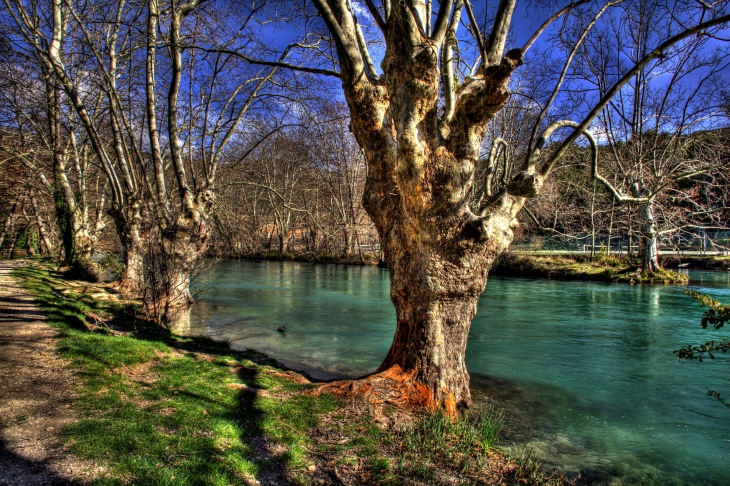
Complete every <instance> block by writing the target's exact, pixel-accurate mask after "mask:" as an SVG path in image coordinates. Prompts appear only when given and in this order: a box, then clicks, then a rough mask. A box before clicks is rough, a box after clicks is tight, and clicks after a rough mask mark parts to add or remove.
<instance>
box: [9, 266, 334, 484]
mask: <svg viewBox="0 0 730 486" xmlns="http://www.w3.org/2000/svg"><path fill="white" fill-rule="evenodd" d="M16 276H17V277H20V278H21V279H22V281H23V282H24V284H25V286H26V287H27V288H28V289H29V290H31V291H32V292H33V293H34V294H35V296H36V298H37V301H38V302H39V304H40V305H41V307H42V308H43V309H44V310H45V311H46V312H47V313H48V315H49V317H50V321H51V324H52V325H53V326H55V327H56V328H57V330H58V334H59V337H60V341H59V351H60V354H61V355H62V356H63V357H64V358H66V359H68V360H69V361H70V366H71V368H72V369H73V370H74V372H75V373H76V375H77V376H78V377H80V378H81V384H80V386H79V389H78V390H77V391H78V394H79V395H78V397H77V398H76V399H75V403H74V407H75V409H76V411H77V414H78V417H79V420H78V421H77V422H76V423H74V424H72V425H70V426H68V427H66V428H65V429H64V430H63V436H64V438H65V440H66V441H67V443H68V444H69V450H70V452H72V453H74V454H76V455H78V456H80V457H83V458H88V459H93V460H96V461H102V462H104V463H106V465H107V467H108V473H107V474H106V476H103V477H101V478H98V479H97V481H96V484H100V485H106V484H124V483H129V482H132V483H136V484H149V485H166V484H176V485H177V484H191V485H193V484H200V485H203V484H205V485H219V484H220V485H223V484H241V483H244V482H251V481H252V480H253V478H258V477H261V475H262V474H264V473H265V472H266V471H267V470H268V471H270V472H271V471H275V470H277V468H278V469H279V470H281V469H286V470H288V471H296V470H301V469H306V467H307V465H308V459H307V447H308V445H309V438H308V436H307V431H308V430H309V429H310V428H312V427H315V426H316V425H317V424H318V417H319V416H320V415H321V414H323V413H326V412H329V411H332V410H334V409H335V408H336V407H338V406H339V405H340V402H339V401H338V400H337V399H335V398H334V397H332V396H329V395H323V396H320V397H317V398H314V397H309V396H304V395H301V394H300V395H292V396H290V397H288V398H282V399H280V398H276V397H271V398H268V397H262V396H259V395H254V394H251V393H245V392H241V391H240V390H238V389H235V388H232V387H229V386H228V385H231V384H246V385H248V386H250V387H254V388H258V389H263V390H267V391H269V393H271V394H277V393H280V392H291V391H295V390H298V389H302V388H306V386H302V385H297V384H294V383H292V382H291V381H289V380H287V379H284V378H279V377H276V376H274V373H275V372H276V371H277V368H276V366H275V364H274V363H275V362H271V361H269V364H264V365H260V364H256V363H255V362H254V361H255V360H258V359H260V358H262V357H261V356H260V355H258V354H256V353H236V352H233V351H231V350H230V349H229V348H228V347H227V346H226V345H225V344H219V343H215V342H212V341H210V340H207V339H202V338H199V339H183V338H177V337H175V336H172V335H170V334H168V333H166V332H165V331H162V330H160V329H158V328H156V327H154V326H151V325H149V324H147V323H146V322H145V321H143V320H141V319H135V314H136V312H137V309H136V308H135V307H134V306H131V305H120V304H115V303H100V302H97V301H95V300H94V299H92V298H90V297H89V296H88V295H84V294H80V293H75V292H73V291H70V290H69V288H68V287H67V286H66V285H65V283H64V282H63V280H62V279H61V277H60V275H59V274H57V273H55V272H52V271H51V270H49V269H48V268H40V267H26V268H24V269H21V270H18V271H17V272H16ZM90 315H94V316H103V317H105V318H106V319H107V321H108V322H109V325H110V327H111V328H112V329H115V330H125V331H130V332H129V334H128V335H114V334H118V333H112V332H111V331H109V330H106V329H104V328H102V329H101V330H100V331H98V332H90V331H89V330H88V329H87V325H86V324H90V322H89V321H90V320H91V319H90V317H89V316H90ZM135 320H136V322H135ZM135 329H136V332H134V331H135ZM272 365H273V366H272ZM289 395H291V393H289ZM263 438H265V439H263ZM293 474H294V477H295V478H296V473H293Z"/></svg>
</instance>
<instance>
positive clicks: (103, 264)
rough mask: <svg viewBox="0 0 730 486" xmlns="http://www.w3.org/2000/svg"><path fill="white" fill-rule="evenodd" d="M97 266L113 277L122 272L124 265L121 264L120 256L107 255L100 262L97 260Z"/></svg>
mask: <svg viewBox="0 0 730 486" xmlns="http://www.w3.org/2000/svg"><path fill="white" fill-rule="evenodd" d="M97 265H98V266H99V268H100V269H102V270H106V271H108V272H111V273H113V274H115V275H119V274H121V273H122V270H124V265H123V264H122V255H120V254H119V253H107V254H106V255H104V257H103V258H102V259H101V260H99V263H97Z"/></svg>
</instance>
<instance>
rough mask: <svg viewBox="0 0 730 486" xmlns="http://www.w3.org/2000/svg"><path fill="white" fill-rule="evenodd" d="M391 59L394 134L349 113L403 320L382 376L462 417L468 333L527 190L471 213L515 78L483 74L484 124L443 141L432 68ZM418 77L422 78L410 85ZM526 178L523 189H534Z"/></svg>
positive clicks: (366, 199) (467, 397)
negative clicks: (495, 125)
mask: <svg viewBox="0 0 730 486" xmlns="http://www.w3.org/2000/svg"><path fill="white" fill-rule="evenodd" d="M386 59H387V60H389V61H390V65H391V67H390V70H389V69H388V68H387V64H386V73H389V74H392V76H391V77H389V78H388V82H389V83H392V86H389V87H388V88H389V89H388V91H389V92H390V99H389V104H388V110H387V111H386V113H387V116H386V118H385V119H386V123H392V126H387V127H383V128H384V129H383V130H382V131H380V130H374V129H375V128H377V125H376V124H377V123H378V122H377V121H376V120H374V119H373V118H365V117H363V116H358V115H357V114H356V113H357V112H356V111H355V110H352V115H353V123H352V125H353V132H354V133H355V136H356V137H357V138H358V141H359V142H360V143H361V145H362V146H363V147H365V155H366V158H367V161H368V165H369V169H370V170H369V171H368V177H367V181H366V187H365V192H364V195H363V204H364V207H365V209H366V211H367V213H368V214H369V215H370V217H371V218H372V219H373V221H374V223H375V225H376V227H377V228H378V232H379V235H380V241H381V244H382V248H383V253H384V258H385V261H386V263H387V265H388V268H389V269H390V278H391V300H392V301H393V303H394V305H395V308H396V315H397V319H398V322H397V328H396V332H395V337H394V339H393V344H392V345H391V348H390V351H389V352H388V355H387V357H386V359H385V361H384V362H383V364H382V365H381V366H380V368H379V369H378V371H377V373H383V372H387V371H388V370H398V373H400V374H402V375H403V376H408V382H409V383H411V384H413V390H414V393H415V394H416V395H417V396H415V397H414V400H415V401H416V402H417V403H419V404H424V403H425V404H426V405H427V406H429V407H444V408H446V409H447V410H450V411H455V409H456V406H459V405H465V406H468V405H470V404H471V394H470V391H469V375H468V373H467V370H466V365H465V362H464V355H465V351H466V342H467V337H468V334H469V328H470V326H471V321H472V319H473V318H474V315H475V314H476V310H477V301H478V299H479V296H480V295H481V293H482V292H483V291H484V288H485V286H486V282H487V275H488V273H489V270H490V268H491V265H492V263H493V261H494V259H495V258H496V257H497V256H498V255H499V254H500V253H501V252H502V251H504V249H506V247H507V246H508V245H509V243H511V241H512V231H511V228H510V226H511V225H513V221H514V216H515V214H516V211H515V210H516V204H514V201H513V199H512V197H513V196H512V195H510V193H512V194H516V195H518V196H519V195H521V192H520V191H521V190H522V189H523V188H522V187H518V186H519V184H518V185H517V186H515V187H514V190H513V191H512V190H510V191H504V192H503V193H500V194H499V195H498V196H496V197H495V198H494V199H493V200H491V201H490V207H489V208H485V210H484V212H483V213H482V214H480V215H475V214H473V213H472V212H471V211H470V209H469V206H468V198H467V194H468V191H469V190H470V184H471V179H472V177H473V171H474V166H475V163H476V161H477V158H478V156H479V143H480V141H481V136H482V135H483V133H484V129H485V128H486V123H487V121H488V120H489V119H490V118H491V116H493V114H494V113H496V112H497V111H498V110H499V109H500V108H501V106H502V105H503V104H504V103H505V102H506V100H507V99H508V95H507V93H506V81H507V78H506V77H504V75H505V74H507V73H509V72H511V71H510V69H504V70H503V71H496V72H491V73H489V74H487V75H485V77H484V79H486V81H487V83H489V84H490V85H491V86H489V88H491V89H483V88H484V87H483V86H482V87H481V88H482V89H479V92H480V94H479V96H481V97H483V98H484V99H480V100H479V103H478V104H475V109H479V108H477V106H481V110H482V112H480V113H477V114H475V115H474V116H475V118H476V119H478V123H475V124H474V125H472V126H468V125H467V124H465V126H458V125H456V126H452V128H451V131H450V133H449V134H448V135H449V139H445V138H443V137H442V135H441V133H440V130H439V129H438V128H437V123H438V121H437V120H438V117H437V111H438V107H437V103H436V93H437V92H438V72H437V70H436V69H435V64H430V63H431V62H434V63H435V59H429V58H428V57H425V56H424V58H421V59H411V60H410V61H411V62H413V63H414V64H417V65H418V68H415V67H414V66H402V65H397V63H398V62H400V61H399V60H398V59H397V58H396V59H394V58H388V57H387V58H386ZM508 62H511V63H514V65H516V63H517V62H516V61H513V60H509V61H508ZM414 72H416V73H419V77H418V78H415V77H411V73H414ZM398 86H417V87H418V89H416V88H415V87H414V91H410V92H407V91H404V90H400V89H398ZM477 89H478V88H477ZM346 92H347V93H350V96H353V95H357V94H358V93H357V91H356V90H354V89H349V90H346ZM424 92H425V93H424ZM424 94H425V95H426V99H418V96H419V95H421V96H423V95H424ZM348 98H349V97H348ZM461 108H462V109H466V107H465V106H462V107H461ZM376 115H377V113H376ZM381 119H382V118H381ZM381 125H382V123H381ZM394 133H395V137H394V138H391V137H392V135H391V134H394ZM524 179H525V181H524V184H523V185H525V186H526V185H529V183H530V182H535V180H536V179H535V178H533V179H530V177H529V176H525V178H524ZM523 192H524V191H523ZM424 387H425V388H424ZM424 390H425V392H424Z"/></svg>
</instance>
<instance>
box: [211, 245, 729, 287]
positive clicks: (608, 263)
mask: <svg viewBox="0 0 730 486" xmlns="http://www.w3.org/2000/svg"><path fill="white" fill-rule="evenodd" d="M212 257H213V258H218V259H220V260H251V261H291V262H302V263H314V264H323V265H352V266H377V267H379V268H387V267H386V265H385V262H383V261H382V260H378V258H377V256H376V255H375V254H374V253H367V254H363V257H364V258H363V260H360V257H359V255H350V256H349V257H348V256H345V255H329V254H315V253H312V252H303V253H285V254H283V255H282V254H279V253H278V252H262V253H254V254H250V255H236V256H222V255H218V256H216V255H213V256H212ZM660 262H661V264H662V266H663V268H664V269H665V272H664V273H662V274H659V275H649V276H642V275H640V274H639V273H637V272H636V269H635V268H634V267H632V266H630V265H627V264H626V263H622V261H621V260H619V259H618V258H617V257H613V256H610V257H608V258H606V257H601V256H596V257H595V258H594V259H593V261H591V258H590V256H588V255H583V254H574V255H555V254H547V253H538V252H531V253H527V252H507V253H504V254H502V255H501V256H500V257H499V258H498V259H497V261H496V262H495V263H494V265H493V266H492V269H491V270H490V272H489V275H496V276H500V277H515V278H544V279H551V280H578V281H595V282H607V283H630V284H639V283H641V284H666V283H671V284H686V283H687V280H686V278H685V277H684V276H683V275H682V274H677V273H676V272H675V271H676V270H681V269H687V270H703V271H720V272H725V271H730V258H728V257H716V256H706V257H700V256H674V255H672V256H664V257H660Z"/></svg>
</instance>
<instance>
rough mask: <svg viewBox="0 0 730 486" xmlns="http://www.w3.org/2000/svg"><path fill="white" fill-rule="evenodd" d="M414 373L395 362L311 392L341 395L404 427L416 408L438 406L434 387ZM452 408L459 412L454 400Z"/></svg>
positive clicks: (380, 418)
mask: <svg viewBox="0 0 730 486" xmlns="http://www.w3.org/2000/svg"><path fill="white" fill-rule="evenodd" d="M414 377H415V371H412V372H408V373H404V372H403V370H402V369H401V367H400V366H398V365H395V366H392V367H390V368H388V369H387V370H385V371H382V372H380V373H375V374H373V375H370V376H367V377H365V378H360V379H357V380H341V381H335V382H333V383H327V384H325V385H322V386H320V387H318V388H316V389H314V390H312V391H310V392H308V394H309V395H313V396H319V395H320V394H322V393H331V394H333V395H336V396H340V397H342V398H344V399H345V400H348V401H350V402H351V403H352V404H353V405H355V406H360V407H363V408H365V409H367V411H368V412H369V413H370V415H372V416H373V417H374V421H376V422H378V424H380V425H381V426H383V427H394V428H400V427H402V426H403V425H405V424H408V423H410V422H411V421H412V419H413V414H412V412H418V411H423V410H424V409H426V410H435V409H436V407H437V404H436V402H435V400H434V398H433V393H432V392H431V390H430V389H429V388H428V387H427V386H425V385H423V384H422V383H419V382H417V381H416V380H415V379H414ZM452 402H453V399H452ZM446 406H447V412H449V413H451V410H450V409H449V408H448V403H447V404H446ZM452 408H453V412H454V413H456V407H455V406H454V405H453V403H452Z"/></svg>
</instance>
